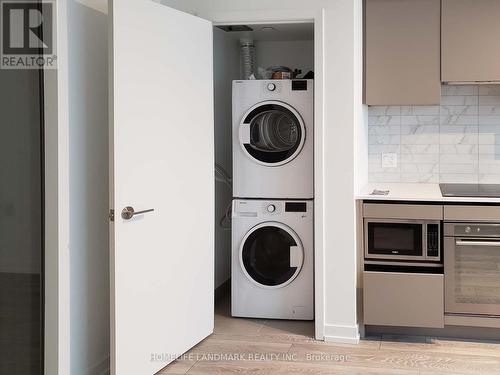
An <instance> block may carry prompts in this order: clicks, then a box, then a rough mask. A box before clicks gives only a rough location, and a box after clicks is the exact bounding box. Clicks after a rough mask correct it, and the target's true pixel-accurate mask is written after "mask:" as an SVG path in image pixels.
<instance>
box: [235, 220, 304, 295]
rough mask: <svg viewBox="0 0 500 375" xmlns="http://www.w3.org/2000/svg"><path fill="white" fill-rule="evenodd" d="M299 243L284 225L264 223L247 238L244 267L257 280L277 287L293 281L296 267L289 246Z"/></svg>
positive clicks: (244, 246) (243, 259)
mask: <svg viewBox="0 0 500 375" xmlns="http://www.w3.org/2000/svg"><path fill="white" fill-rule="evenodd" d="M292 246H298V244H297V242H296V241H295V240H294V238H293V237H292V236H291V235H290V233H288V232H287V231H285V230H284V229H282V228H279V227H276V226H264V227H260V228H258V229H256V230H254V231H253V232H252V233H250V235H249V236H248V237H247V239H246V241H245V243H244V245H243V247H242V249H241V260H242V263H243V267H244V268H245V271H246V272H247V274H248V276H250V277H251V278H252V279H253V280H254V281H256V282H257V283H259V284H261V285H265V286H278V285H281V284H284V283H287V282H289V281H291V279H293V278H294V277H295V276H296V275H297V268H298V267H292V266H290V248H291V247H292Z"/></svg>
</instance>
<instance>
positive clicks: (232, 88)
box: [213, 22, 314, 320]
mask: <svg viewBox="0 0 500 375" xmlns="http://www.w3.org/2000/svg"><path fill="white" fill-rule="evenodd" d="M213 48H214V50H213V51H214V53H213V57H214V60H213V65H214V126H215V180H216V184H215V284H214V286H215V289H216V293H215V294H216V305H217V303H220V302H218V300H219V299H221V298H226V299H228V298H229V293H230V292H229V291H230V290H231V294H232V295H231V302H232V306H231V307H232V309H231V314H232V316H235V317H248V318H264V319H273V318H275V319H297V320H312V319H313V318H314V281H313V277H314V276H313V275H314V272H313V265H314V247H313V233H314V229H313V210H314V203H313V202H314V176H313V169H314V161H313V139H314V137H313V132H314V126H313V125H314V117H313V112H314V105H313V92H314V24H313V23H310V22H297V23H276V24H275V23H266V24H252V23H248V24H244V25H242V24H238V25H215V26H214V27H213Z"/></svg>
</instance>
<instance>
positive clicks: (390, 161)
mask: <svg viewBox="0 0 500 375" xmlns="http://www.w3.org/2000/svg"><path fill="white" fill-rule="evenodd" d="M397 166H398V154H396V153H395V152H389V153H386V154H382V168H396V167H397Z"/></svg>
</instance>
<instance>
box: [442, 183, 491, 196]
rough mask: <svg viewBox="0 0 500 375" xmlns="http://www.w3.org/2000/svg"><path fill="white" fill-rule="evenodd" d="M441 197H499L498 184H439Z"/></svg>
mask: <svg viewBox="0 0 500 375" xmlns="http://www.w3.org/2000/svg"><path fill="white" fill-rule="evenodd" d="M439 188H440V189H441V194H442V195H443V197H483V198H498V197H500V184H439Z"/></svg>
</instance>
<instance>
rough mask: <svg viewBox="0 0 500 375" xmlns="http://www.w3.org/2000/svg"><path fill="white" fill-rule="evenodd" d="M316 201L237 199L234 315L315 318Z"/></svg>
mask: <svg viewBox="0 0 500 375" xmlns="http://www.w3.org/2000/svg"><path fill="white" fill-rule="evenodd" d="M313 258H314V257H313V201H312V200H304V201H284V200H239V199H236V200H234V201H233V212H232V270H231V311H232V316H235V317H249V318H266V319H301V320H312V319H313V318H314V287H313V285H314V284H313V267H314V259H313Z"/></svg>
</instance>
